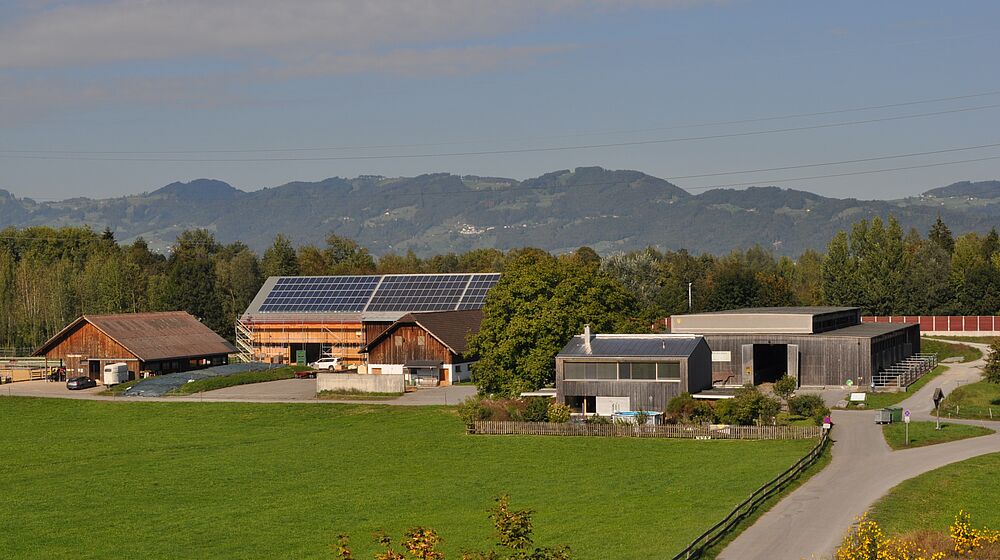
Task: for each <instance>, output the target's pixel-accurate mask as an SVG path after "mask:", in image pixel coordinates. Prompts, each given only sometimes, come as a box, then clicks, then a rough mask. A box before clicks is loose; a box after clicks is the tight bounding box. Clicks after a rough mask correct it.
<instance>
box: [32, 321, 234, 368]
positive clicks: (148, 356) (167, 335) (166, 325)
mask: <svg viewBox="0 0 1000 560" xmlns="http://www.w3.org/2000/svg"><path fill="white" fill-rule="evenodd" d="M83 323H90V324H91V325H93V326H94V327H95V328H97V330H99V331H101V332H102V333H104V334H105V335H107V336H108V337H109V338H111V339H112V340H114V341H115V342H117V343H118V344H121V345H122V346H124V347H125V349H126V350H128V351H129V352H131V353H132V354H135V356H136V357H137V358H139V359H140V360H142V361H144V362H149V361H155V360H166V359H177V358H193V357H196V356H215V355H219V354H229V353H231V352H235V351H236V348H235V347H233V345H232V344H230V343H229V342H228V341H227V340H226V339H224V338H222V337H221V336H219V335H218V334H216V333H215V331H213V330H212V329H210V328H208V327H206V326H205V325H203V324H202V323H201V322H200V321H198V319H195V318H194V317H193V316H192V315H191V314H189V313H187V312H186V311H166V312H159V313H122V314H118V315H84V316H83V317H80V318H79V319H77V320H76V321H73V322H72V323H70V324H69V325H67V326H66V328H64V329H63V330H61V331H59V333H58V334H56V335H55V336H53V337H52V338H50V339H49V340H48V341H47V342H46V343H45V344H43V345H42V346H41V347H40V348H39V349H38V350H36V351H35V355H36V356H40V355H42V354H45V353H46V352H48V351H49V350H51V349H52V347H54V346H55V345H56V344H58V343H59V341H60V340H62V339H63V337H65V336H66V335H67V334H69V333H70V332H72V331H73V330H75V329H76V328H78V326H79V325H82V324H83Z"/></svg>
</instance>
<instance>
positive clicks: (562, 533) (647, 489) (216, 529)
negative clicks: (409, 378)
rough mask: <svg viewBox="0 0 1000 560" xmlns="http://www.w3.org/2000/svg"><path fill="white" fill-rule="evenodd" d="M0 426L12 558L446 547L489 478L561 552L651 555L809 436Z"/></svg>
mask: <svg viewBox="0 0 1000 560" xmlns="http://www.w3.org/2000/svg"><path fill="white" fill-rule="evenodd" d="M0 425H3V426H4V427H5V435H4V438H3V439H2V440H0V456H2V457H3V458H4V463H5V465H4V473H3V476H4V479H5V482H4V486H5V492H4V495H5V500H4V501H3V502H2V503H0V556H2V557H10V558H13V557H16V558H74V559H76V558H106V557H128V558H163V557H180V556H183V557H192V558H205V557H212V558H290V557H297V558H329V557H330V554H331V552H330V549H329V545H330V544H331V543H333V542H335V540H336V536H337V535H338V534H340V533H346V534H349V535H351V537H352V545H353V548H354V549H355V553H356V555H357V557H359V558H364V557H369V556H370V553H371V552H373V551H374V549H375V545H374V544H373V543H372V541H371V535H372V533H373V532H375V531H378V530H380V529H384V530H386V531H388V532H389V533H390V534H394V535H396V536H398V535H399V534H400V533H401V532H402V531H403V530H405V529H407V528H409V527H412V526H416V525H423V526H427V527H433V528H435V529H436V530H437V531H439V533H440V534H441V535H442V536H443V538H444V546H443V549H444V551H445V552H446V553H448V556H449V557H455V556H457V554H458V553H459V552H460V551H461V550H468V549H472V548H487V547H489V546H490V544H491V543H492V542H493V540H494V539H493V536H492V527H491V525H490V522H489V520H488V519H487V517H486V510H487V508H488V507H490V506H491V505H492V503H493V502H492V498H493V497H494V496H496V495H498V494H501V493H509V494H510V495H511V499H512V505H513V506H514V507H517V508H531V509H534V510H535V511H536V512H537V513H536V514H535V518H534V521H535V526H536V536H537V538H536V542H538V543H539V544H542V545H557V544H566V545H569V546H570V547H571V548H572V550H573V557H574V558H579V559H588V558H593V559H598V558H601V559H603V558H634V557H652V556H656V557H664V556H670V555H672V554H673V553H676V552H677V551H679V550H681V549H682V548H683V547H684V546H685V545H686V544H687V543H688V542H689V541H690V540H692V539H693V538H694V537H696V536H697V535H698V534H699V533H701V531H703V530H704V529H706V528H707V527H709V526H710V525H712V524H713V523H715V522H716V521H718V520H719V519H721V518H722V517H723V516H725V514H726V513H728V511H729V509H730V508H731V507H732V506H733V505H735V504H736V503H737V502H739V501H740V500H742V499H743V498H744V497H746V496H747V495H748V494H750V492H752V491H753V490H754V489H756V488H757V487H758V486H760V485H761V484H763V483H764V482H766V481H768V480H769V479H770V478H772V477H773V476H775V475H777V474H778V473H779V472H781V471H782V470H784V469H785V468H786V467H788V466H790V465H791V464H792V463H794V462H795V461H796V460H797V459H798V458H800V457H801V456H802V455H803V454H804V453H805V452H806V451H807V450H808V449H809V448H810V447H811V446H812V445H813V444H814V442H813V441H811V440H797V441H689V440H685V441H677V440H644V439H615V438H585V437H533V436H470V435H466V434H465V433H464V426H463V425H462V423H461V421H460V420H459V418H458V417H457V415H456V414H455V413H454V411H453V409H451V408H446V407H388V406H381V405H329V406H316V405H296V404H242V403H210V404H201V403H162V402H146V403H136V402H127V403H120V402H95V401H82V400H62V399H30V398H3V399H0ZM52 426H58V429H50V428H49V427H52ZM69 427H72V428H73V429H68V428H69ZM706 465H711V468H706ZM626 535H627V537H626Z"/></svg>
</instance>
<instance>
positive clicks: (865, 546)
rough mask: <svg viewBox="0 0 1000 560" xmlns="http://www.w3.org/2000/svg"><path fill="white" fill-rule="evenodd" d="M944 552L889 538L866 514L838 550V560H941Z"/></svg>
mask: <svg viewBox="0 0 1000 560" xmlns="http://www.w3.org/2000/svg"><path fill="white" fill-rule="evenodd" d="M944 557H945V554H944V553H943V552H935V553H932V554H928V552H927V551H926V550H924V549H922V548H920V547H919V546H917V545H916V544H915V543H912V542H910V541H905V540H902V539H897V538H893V537H887V536H886V535H885V533H883V532H882V528H881V527H879V526H878V522H876V521H874V520H872V519H869V518H868V514H867V513H865V514H863V515H862V516H861V518H860V519H858V525H857V527H855V528H854V529H853V530H851V531H850V532H848V533H847V536H845V537H844V541H843V542H842V543H841V544H840V548H838V549H837V557H836V560H941V559H942V558H944Z"/></svg>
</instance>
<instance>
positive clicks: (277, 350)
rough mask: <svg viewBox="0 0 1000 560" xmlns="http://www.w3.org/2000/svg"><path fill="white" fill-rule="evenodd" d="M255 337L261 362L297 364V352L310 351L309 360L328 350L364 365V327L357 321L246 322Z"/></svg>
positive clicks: (353, 362) (254, 344) (349, 362)
mask: <svg viewBox="0 0 1000 560" xmlns="http://www.w3.org/2000/svg"><path fill="white" fill-rule="evenodd" d="M245 326H247V327H248V329H249V330H250V332H251V336H252V337H253V347H254V352H255V353H256V354H257V356H256V358H257V359H259V360H262V361H273V362H283V363H290V362H294V361H295V358H296V352H297V351H298V350H306V351H307V361H309V362H312V361H315V360H317V359H318V358H319V357H320V355H321V354H323V353H324V352H326V351H328V352H329V353H331V354H333V355H334V356H338V357H340V358H341V359H342V360H343V361H344V362H345V363H348V364H362V363H364V356H363V355H362V354H361V348H362V347H363V346H364V343H365V330H364V328H365V327H364V325H363V324H362V323H361V322H360V321H358V322H313V323H306V322H286V323H264V322H256V323H250V322H248V323H245Z"/></svg>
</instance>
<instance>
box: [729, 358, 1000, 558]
mask: <svg viewBox="0 0 1000 560" xmlns="http://www.w3.org/2000/svg"><path fill="white" fill-rule="evenodd" d="M982 348H983V349H984V350H985V349H986V347H985V346H982ZM981 365H982V362H981V361H977V362H970V363H968V364H952V365H951V368H950V369H949V370H948V371H947V372H945V373H943V374H942V375H941V376H939V377H938V379H936V380H935V381H932V382H931V383H928V384H927V385H926V386H925V387H924V388H923V389H921V390H920V391H918V392H917V393H916V394H914V395H913V396H912V397H910V398H909V399H907V400H905V401H903V403H901V406H903V407H904V408H908V409H910V411H911V413H912V414H913V415H914V418H916V419H931V418H932V417H931V415H930V412H931V410H932V409H933V404H932V402H931V396H932V395H933V393H934V388H935V387H941V388H942V389H944V391H945V392H946V393H948V392H950V391H951V389H953V388H954V387H956V386H957V385H959V384H962V383H969V382H972V381H976V380H978V379H979V378H980V377H981V373H980V370H979V367H980V366H981ZM874 416H875V412H874V411H834V413H833V421H834V426H835V428H834V430H833V433H832V435H833V439H834V441H835V442H836V443H835V445H834V446H833V459H832V460H831V462H830V464H829V465H828V466H827V467H826V468H825V469H823V470H822V471H820V472H819V473H818V474H816V475H815V476H813V477H812V478H810V479H809V480H808V481H807V482H806V483H805V484H803V485H802V486H800V487H799V488H798V489H796V490H795V491H794V492H792V493H791V494H790V495H788V496H787V497H786V498H785V499H784V500H782V501H781V502H779V503H778V504H777V505H776V506H774V507H773V508H772V509H771V510H770V511H768V512H767V513H765V514H764V515H763V516H761V518H760V519H759V520H758V521H757V522H756V523H754V525H753V526H751V527H750V528H749V529H747V530H746V531H744V532H743V533H742V534H741V535H740V536H739V537H737V538H736V539H735V540H733V542H732V543H730V545H729V546H728V547H726V549H725V550H723V551H722V553H721V554H720V555H719V556H718V558H719V559H720V560H749V559H758V558H760V559H768V560H786V559H787V560H800V559H802V558H817V559H819V558H831V557H832V556H833V553H834V551H835V550H836V547H837V545H838V544H839V543H840V541H841V539H842V538H843V535H844V533H845V532H846V531H847V529H848V528H849V527H850V526H851V525H852V524H853V523H854V520H855V519H856V518H857V517H858V516H860V515H861V514H862V513H864V512H865V511H866V510H867V509H868V508H869V507H871V505H872V504H873V503H874V502H875V501H876V500H878V499H879V498H880V497H882V496H883V495H884V494H885V493H886V492H888V491H889V490H890V489H892V488H893V487H894V486H896V485H897V484H899V483H900V482H903V481H904V480H907V479H909V478H913V477H914V476H917V475H919V474H921V473H924V472H927V471H929V470H933V469H936V468H938V467H941V466H944V465H947V464H949V463H954V462H956V461H961V460H964V459H968V458H970V457H975V456H978V455H983V454H986V453H994V452H998V451H1000V422H982V421H964V422H967V423H974V424H979V425H984V426H988V427H990V428H993V429H994V430H997V431H998V432H997V433H996V434H992V435H989V436H983V437H977V438H971V439H965V440H961V441H956V442H952V443H946V444H939V445H931V446H928V447H920V448H915V449H906V450H901V451H891V450H890V448H889V446H888V444H886V443H885V440H884V438H883V437H882V433H881V429H880V428H879V427H878V426H876V425H875V418H874ZM953 422H955V420H953Z"/></svg>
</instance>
